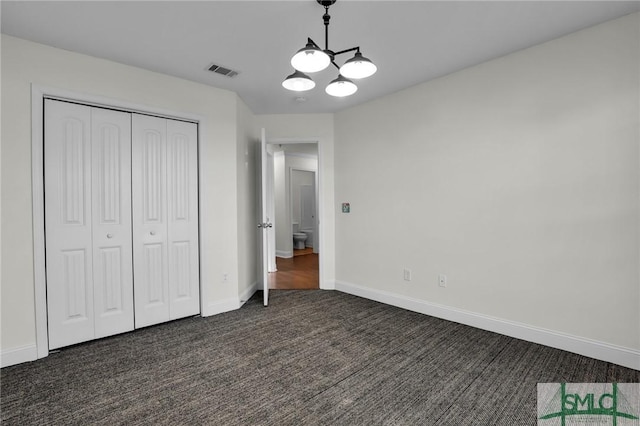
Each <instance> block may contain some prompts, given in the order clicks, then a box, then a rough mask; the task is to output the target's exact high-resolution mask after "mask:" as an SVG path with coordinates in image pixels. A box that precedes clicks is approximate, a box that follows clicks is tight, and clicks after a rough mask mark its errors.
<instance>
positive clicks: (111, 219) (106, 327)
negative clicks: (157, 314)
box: [91, 108, 133, 338]
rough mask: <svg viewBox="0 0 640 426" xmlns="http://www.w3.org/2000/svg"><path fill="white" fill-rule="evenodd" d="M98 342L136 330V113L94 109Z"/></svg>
mask: <svg viewBox="0 0 640 426" xmlns="http://www.w3.org/2000/svg"><path fill="white" fill-rule="evenodd" d="M91 121H92V122H91V128H92V137H91V145H92V152H93V154H92V157H93V162H92V182H93V184H92V198H93V286H94V309H95V337H96V338H100V337H105V336H110V335H113V334H116V333H122V332H125V331H129V330H133V270H132V262H133V258H132V253H131V114H128V113H124V112H118V111H111V110H106V109H100V108H92V110H91Z"/></svg>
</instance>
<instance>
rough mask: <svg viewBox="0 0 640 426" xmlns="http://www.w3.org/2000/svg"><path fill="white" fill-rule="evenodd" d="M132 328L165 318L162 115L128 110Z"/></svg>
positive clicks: (163, 120)
mask: <svg viewBox="0 0 640 426" xmlns="http://www.w3.org/2000/svg"><path fill="white" fill-rule="evenodd" d="M132 138H133V140H132V147H131V161H132V164H131V165H132V176H131V177H132V190H131V191H132V200H133V201H132V214H133V262H134V265H135V268H134V272H133V278H134V282H135V286H134V305H135V313H136V314H135V327H136V328H139V327H145V326H148V325H152V324H157V323H160V322H163V321H167V320H168V319H169V282H168V264H167V244H166V241H167V208H166V200H167V185H166V155H165V152H166V120H165V119H162V118H157V117H149V116H146V115H139V114H133V115H132Z"/></svg>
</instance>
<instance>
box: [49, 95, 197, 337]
mask: <svg viewBox="0 0 640 426" xmlns="http://www.w3.org/2000/svg"><path fill="white" fill-rule="evenodd" d="M44 116H45V123H44V124H45V126H44V133H45V135H44V136H45V138H44V170H45V172H44V187H45V241H46V242H45V250H46V279H47V320H48V334H49V349H55V348H59V347H62V346H68V345H71V344H75V343H80V342H83V341H87V340H91V339H96V338H100V337H105V336H109V335H113V334H117V333H122V332H126V331H130V330H133V329H135V328H140V327H145V326H148V325H152V324H157V323H160V322H164V321H169V320H173V319H177V318H182V317H185V316H190V315H195V314H198V313H199V312H200V293H199V292H200V285H199V282H200V279H199V254H198V179H197V124H195V123H190V122H184V121H178V120H171V119H165V118H160V117H152V116H147V115H142V114H136V113H130V112H123V111H114V110H110V109H105V108H98V107H90V106H86V105H79V104H74V103H70V102H63V101H57V100H49V99H47V100H46V101H45V114H44Z"/></svg>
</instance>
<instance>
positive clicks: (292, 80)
mask: <svg viewBox="0 0 640 426" xmlns="http://www.w3.org/2000/svg"><path fill="white" fill-rule="evenodd" d="M282 87H284V88H285V89H288V90H293V91H294V92H305V91H307V90H311V89H313V88H314V87H316V83H315V82H314V81H313V80H311V78H310V77H309V76H308V75H306V74H303V73H301V72H300V71H296V72H294V73H293V74H291V75H290V76H288V77H287V78H285V79H284V81H283V82H282Z"/></svg>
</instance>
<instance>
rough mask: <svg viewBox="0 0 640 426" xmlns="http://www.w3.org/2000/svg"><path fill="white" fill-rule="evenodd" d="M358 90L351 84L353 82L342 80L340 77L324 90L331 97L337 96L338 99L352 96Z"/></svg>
mask: <svg viewBox="0 0 640 426" xmlns="http://www.w3.org/2000/svg"><path fill="white" fill-rule="evenodd" d="M357 90H358V86H356V85H355V84H353V81H351V80H348V79H346V78H344V77H343V76H342V74H341V75H339V76H338V78H336V79H335V80H333V81H332V82H331V83H329V85H328V86H327V88H326V89H324V91H325V92H327V93H328V94H329V95H331V96H337V97H339V98H342V97H345V96H349V95H353V94H354V93H356V91H357Z"/></svg>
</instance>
